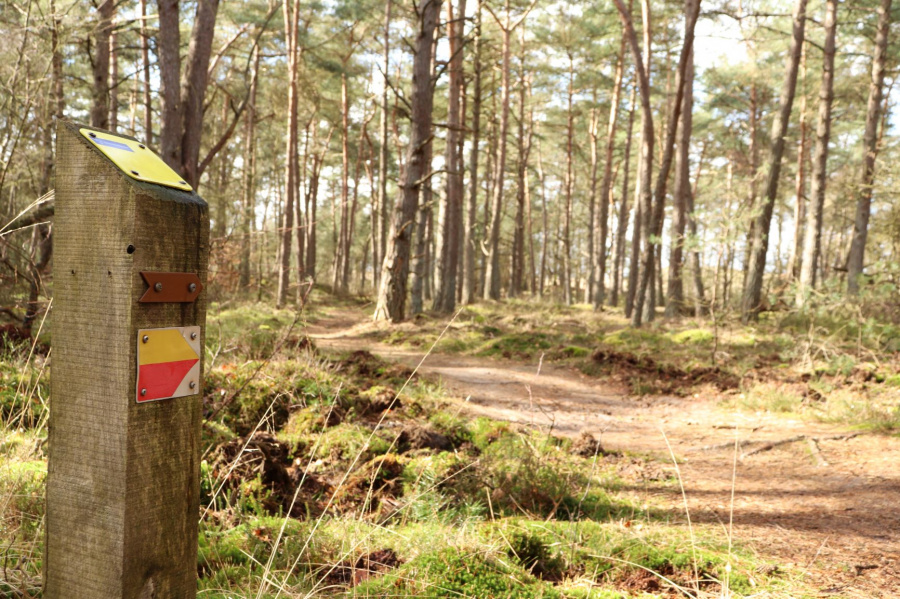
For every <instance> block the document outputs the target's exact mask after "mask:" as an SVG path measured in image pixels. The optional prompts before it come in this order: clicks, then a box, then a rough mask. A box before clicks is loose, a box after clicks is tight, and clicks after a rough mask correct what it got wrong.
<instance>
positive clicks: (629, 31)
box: [614, 0, 654, 317]
mask: <svg viewBox="0 0 900 599" xmlns="http://www.w3.org/2000/svg"><path fill="white" fill-rule="evenodd" d="M614 2H615V4H616V8H617V9H618V11H619V16H620V18H621V20H622V26H623V29H624V35H626V36H627V38H628V43H629V45H630V46H631V53H632V56H633V58H634V63H635V75H636V79H637V85H638V89H639V91H640V99H641V154H640V160H639V162H638V184H637V189H636V192H637V195H638V197H639V198H640V200H639V202H638V204H637V212H636V215H635V221H634V222H635V226H634V233H633V234H632V249H633V250H635V248H636V247H638V248H639V247H640V243H641V238H644V239H647V238H648V237H649V236H650V230H649V226H650V225H649V214H650V212H651V211H652V208H653V190H652V189H651V184H652V177H653V143H654V139H653V138H654V131H653V112H652V110H653V109H652V107H651V105H650V56H651V52H650V4H649V2H648V0H642V1H641V8H642V14H643V20H644V55H643V56H641V49H640V47H639V46H638V41H637V34H636V33H635V31H634V25H633V23H632V18H631V11H630V10H628V9H626V8H625V5H624V4H622V0H614ZM638 261H639V258H638V251H636V250H635V251H633V252H632V259H631V266H630V271H629V274H628V293H627V296H626V298H625V314H626V316H628V317H632V316H633V315H634V309H633V307H634V300H635V298H636V296H637V293H636V290H637V284H638V269H639V267H638Z"/></svg>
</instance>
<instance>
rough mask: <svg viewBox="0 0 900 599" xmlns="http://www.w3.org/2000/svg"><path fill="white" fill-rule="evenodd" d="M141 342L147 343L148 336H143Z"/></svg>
mask: <svg viewBox="0 0 900 599" xmlns="http://www.w3.org/2000/svg"><path fill="white" fill-rule="evenodd" d="M142 341H143V342H144V343H147V342H148V341H150V336H149V335H144V338H143V340H142Z"/></svg>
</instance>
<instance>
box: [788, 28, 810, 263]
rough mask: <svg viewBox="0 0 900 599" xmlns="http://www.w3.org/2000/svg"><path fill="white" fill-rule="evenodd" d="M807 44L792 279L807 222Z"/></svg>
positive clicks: (802, 69) (802, 58)
mask: <svg viewBox="0 0 900 599" xmlns="http://www.w3.org/2000/svg"><path fill="white" fill-rule="evenodd" d="M806 46H807V44H805V43H804V44H803V50H802V51H801V52H800V78H801V79H800V86H801V94H800V142H799V144H798V146H797V178H796V182H795V185H794V195H795V196H796V198H797V201H796V203H795V204H794V243H793V245H792V246H791V265H790V269H791V279H794V280H796V279H798V278H799V277H800V264H801V262H802V260H803V223H804V222H806V159H807V157H808V154H809V151H808V148H807V143H806V129H807V127H806V107H807V99H806Z"/></svg>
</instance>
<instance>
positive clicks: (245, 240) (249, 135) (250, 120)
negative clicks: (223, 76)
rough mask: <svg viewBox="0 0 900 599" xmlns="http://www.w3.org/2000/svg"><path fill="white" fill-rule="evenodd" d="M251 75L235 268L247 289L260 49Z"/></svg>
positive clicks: (253, 218)
mask: <svg viewBox="0 0 900 599" xmlns="http://www.w3.org/2000/svg"><path fill="white" fill-rule="evenodd" d="M252 64H253V66H252V69H253V70H252V71H251V74H250V99H249V105H248V106H247V114H246V116H245V117H244V118H245V119H246V121H245V123H244V181H243V185H242V186H241V187H242V189H243V194H242V197H241V200H242V201H241V206H242V208H243V215H242V218H241V250H240V251H241V257H240V263H239V266H238V271H239V273H240V287H241V289H242V290H244V289H247V288H248V287H249V286H250V253H251V249H252V243H251V236H252V235H253V228H254V220H256V211H255V208H256V96H257V88H258V80H259V46H254V48H253V57H252Z"/></svg>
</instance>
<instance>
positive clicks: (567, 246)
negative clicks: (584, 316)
mask: <svg viewBox="0 0 900 599" xmlns="http://www.w3.org/2000/svg"><path fill="white" fill-rule="evenodd" d="M574 95H575V63H574V57H573V56H572V53H571V52H569V88H568V104H567V107H566V179H565V194H564V196H565V202H564V203H563V207H562V208H563V213H562V221H563V222H562V240H561V241H562V274H561V279H562V280H561V281H560V282H561V283H562V290H563V303H565V304H566V305H571V304H572V263H571V260H572V234H571V228H572V193H573V191H574V187H575V173H574V172H573V171H572V166H573V156H572V155H573V153H574V151H575V147H574V146H575V144H574V142H575V113H574V111H573V97H574Z"/></svg>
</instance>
